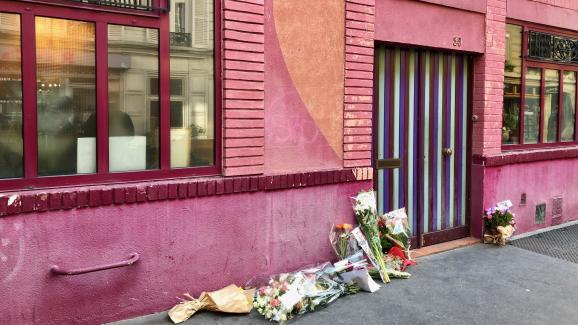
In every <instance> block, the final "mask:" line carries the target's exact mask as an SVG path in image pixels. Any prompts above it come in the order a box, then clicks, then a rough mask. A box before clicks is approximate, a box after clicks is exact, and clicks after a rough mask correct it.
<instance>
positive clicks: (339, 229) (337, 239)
mask: <svg viewBox="0 0 578 325" xmlns="http://www.w3.org/2000/svg"><path fill="white" fill-rule="evenodd" d="M352 228H353V226H352V225H351V224H348V223H342V224H338V225H335V226H332V227H331V231H330V232H329V242H330V243H331V247H333V250H334V251H335V254H336V255H337V257H339V258H340V259H344V258H346V257H347V256H350V255H352V254H353V253H355V252H356V251H358V250H359V249H360V248H359V245H357V241H356V240H355V238H354V237H353V235H352V234H351V229H352Z"/></svg>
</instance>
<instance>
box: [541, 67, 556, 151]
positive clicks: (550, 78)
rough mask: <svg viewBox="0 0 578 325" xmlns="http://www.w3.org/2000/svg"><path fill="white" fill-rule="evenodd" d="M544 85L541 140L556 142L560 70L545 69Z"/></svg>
mask: <svg viewBox="0 0 578 325" xmlns="http://www.w3.org/2000/svg"><path fill="white" fill-rule="evenodd" d="M545 86H546V89H545V90H544V121H543V123H544V125H542V130H543V133H542V142H556V141H558V106H559V98H560V97H559V96H560V95H559V93H560V72H559V71H558V70H546V82H545Z"/></svg>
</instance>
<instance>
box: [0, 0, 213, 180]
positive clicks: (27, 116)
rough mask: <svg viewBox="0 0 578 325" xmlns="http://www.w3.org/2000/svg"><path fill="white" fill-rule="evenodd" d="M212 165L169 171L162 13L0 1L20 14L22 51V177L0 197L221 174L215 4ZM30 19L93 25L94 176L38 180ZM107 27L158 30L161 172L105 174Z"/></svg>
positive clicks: (166, 40) (160, 3)
mask: <svg viewBox="0 0 578 325" xmlns="http://www.w3.org/2000/svg"><path fill="white" fill-rule="evenodd" d="M168 1H169V0H156V1H155V2H154V6H155V7H156V8H166V7H167V5H168ZM214 6H215V7H214V13H215V17H214V21H215V26H214V78H215V79H214V87H215V91H214V96H215V98H214V103H215V105H214V106H215V107H214V110H215V112H214V116H215V121H214V123H215V136H214V137H215V139H214V148H215V149H214V158H215V159H214V164H213V165H211V166H203V167H187V168H175V169H172V168H171V164H170V89H169V87H170V66H169V64H170V35H169V31H170V25H169V24H170V22H169V15H168V13H167V12H162V11H158V10H155V11H145V10H138V9H125V8H114V7H105V6H102V5H92V4H82V3H77V2H72V1H66V0H51V1H50V2H48V1H44V0H38V1H33V0H22V1H8V0H0V12H3V13H15V14H20V24H21V30H20V33H21V51H22V59H21V60H22V122H23V145H24V151H23V153H24V155H23V156H24V157H23V165H24V176H23V177H22V178H12V179H0V191H7V190H20V189H36V188H52V187H63V186H73V185H96V184H110V183H119V182H139V181H147V180H161V179H173V178H181V177H190V176H208V175H220V174H221V165H222V164H221V160H222V159H221V155H222V148H221V146H222V131H221V125H222V122H221V118H222V117H221V116H222V114H221V111H222V96H221V93H222V89H221V58H222V55H221V6H220V1H218V0H215V1H214ZM35 16H42V17H51V18H61V19H71V20H77V21H86V22H93V23H94V24H95V30H96V112H97V113H96V114H97V172H96V173H95V174H82V175H62V176H47V177H38V175H37V170H38V168H37V167H38V166H37V161H38V145H37V128H36V126H37V124H36V116H37V114H36V113H37V112H36V91H37V89H36V87H37V85H36V51H35V25H34V21H35ZM108 24H115V25H126V26H137V27H144V28H155V29H158V30H159V105H160V113H159V114H160V125H159V128H160V130H159V133H160V135H159V137H160V139H159V141H160V161H159V164H160V168H159V169H156V170H146V171H132V172H119V173H110V172H109V171H108V163H109V160H108V107H107V103H108V101H107V98H108V39H107V38H108Z"/></svg>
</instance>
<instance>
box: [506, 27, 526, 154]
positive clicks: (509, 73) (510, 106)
mask: <svg viewBox="0 0 578 325" xmlns="http://www.w3.org/2000/svg"><path fill="white" fill-rule="evenodd" d="M506 26H507V27H506V60H505V63H504V114H503V121H502V142H503V143H504V144H517V143H520V105H521V88H522V87H521V84H522V82H521V81H522V57H521V55H522V27H521V26H516V25H509V24H508V25H506Z"/></svg>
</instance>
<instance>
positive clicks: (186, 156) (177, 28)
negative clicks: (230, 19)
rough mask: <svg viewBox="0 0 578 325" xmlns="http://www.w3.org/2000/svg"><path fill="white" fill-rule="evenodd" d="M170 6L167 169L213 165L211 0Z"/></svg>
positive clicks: (173, 1)
mask: <svg viewBox="0 0 578 325" xmlns="http://www.w3.org/2000/svg"><path fill="white" fill-rule="evenodd" d="M171 8H175V10H173V11H171V13H170V22H171V27H170V28H171V29H170V31H171V48H170V51H171V62H170V64H171V104H170V112H171V167H173V168H180V167H192V166H207V165H213V164H214V160H215V159H214V155H215V154H214V152H215V115H214V111H215V102H214V68H213V55H214V49H213V21H214V20H213V0H197V1H184V0H171ZM151 100H152V101H154V102H156V103H158V98H154V97H153V98H151Z"/></svg>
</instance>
